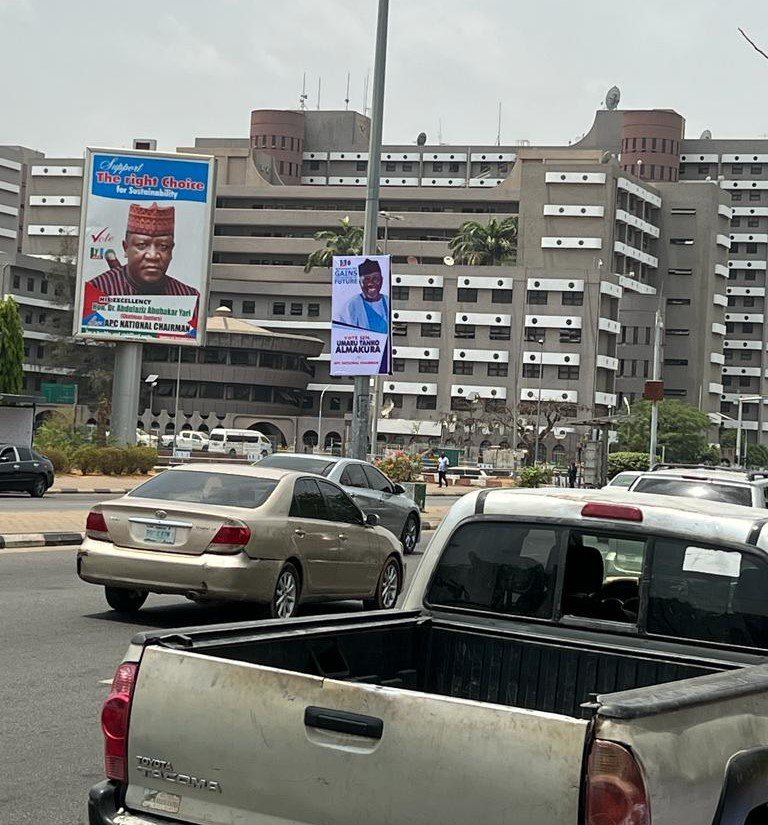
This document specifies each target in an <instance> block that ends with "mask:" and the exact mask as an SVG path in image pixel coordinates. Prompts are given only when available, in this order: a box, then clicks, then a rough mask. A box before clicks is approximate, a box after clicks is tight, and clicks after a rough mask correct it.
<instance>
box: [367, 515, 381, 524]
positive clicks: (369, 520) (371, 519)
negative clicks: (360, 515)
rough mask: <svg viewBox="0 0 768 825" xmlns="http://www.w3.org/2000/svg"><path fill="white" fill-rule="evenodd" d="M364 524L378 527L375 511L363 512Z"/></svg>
mask: <svg viewBox="0 0 768 825" xmlns="http://www.w3.org/2000/svg"><path fill="white" fill-rule="evenodd" d="M365 526H366V527H378V526H379V517H378V516H377V515H376V513H366V514H365Z"/></svg>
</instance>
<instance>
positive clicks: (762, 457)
mask: <svg viewBox="0 0 768 825" xmlns="http://www.w3.org/2000/svg"><path fill="white" fill-rule="evenodd" d="M747 467H749V468H750V469H761V470H762V469H765V468H766V467H768V447H765V446H763V445H762V444H748V445H747Z"/></svg>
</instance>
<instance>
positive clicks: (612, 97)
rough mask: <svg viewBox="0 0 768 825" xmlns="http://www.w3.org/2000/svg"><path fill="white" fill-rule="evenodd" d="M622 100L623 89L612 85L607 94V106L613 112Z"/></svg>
mask: <svg viewBox="0 0 768 825" xmlns="http://www.w3.org/2000/svg"><path fill="white" fill-rule="evenodd" d="M620 100H621V91H620V89H619V87H618V86H611V88H610V89H608V92H607V94H606V95H605V108H606V109H608V110H609V111H610V112H612V111H613V110H614V109H616V108H617V107H618V105H619V101H620Z"/></svg>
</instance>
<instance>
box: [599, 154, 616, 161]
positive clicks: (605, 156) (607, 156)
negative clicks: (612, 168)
mask: <svg viewBox="0 0 768 825" xmlns="http://www.w3.org/2000/svg"><path fill="white" fill-rule="evenodd" d="M612 157H613V155H612V154H611V153H610V152H603V154H602V155H601V156H600V163H610V162H611V158H612Z"/></svg>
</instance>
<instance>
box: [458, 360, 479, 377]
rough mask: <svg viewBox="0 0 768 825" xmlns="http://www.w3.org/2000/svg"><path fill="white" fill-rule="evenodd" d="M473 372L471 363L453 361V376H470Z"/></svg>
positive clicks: (473, 368)
mask: <svg viewBox="0 0 768 825" xmlns="http://www.w3.org/2000/svg"><path fill="white" fill-rule="evenodd" d="M474 371H475V367H474V364H473V363H472V362H471V361H454V362H453V374H454V375H472V373H473V372H474Z"/></svg>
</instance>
